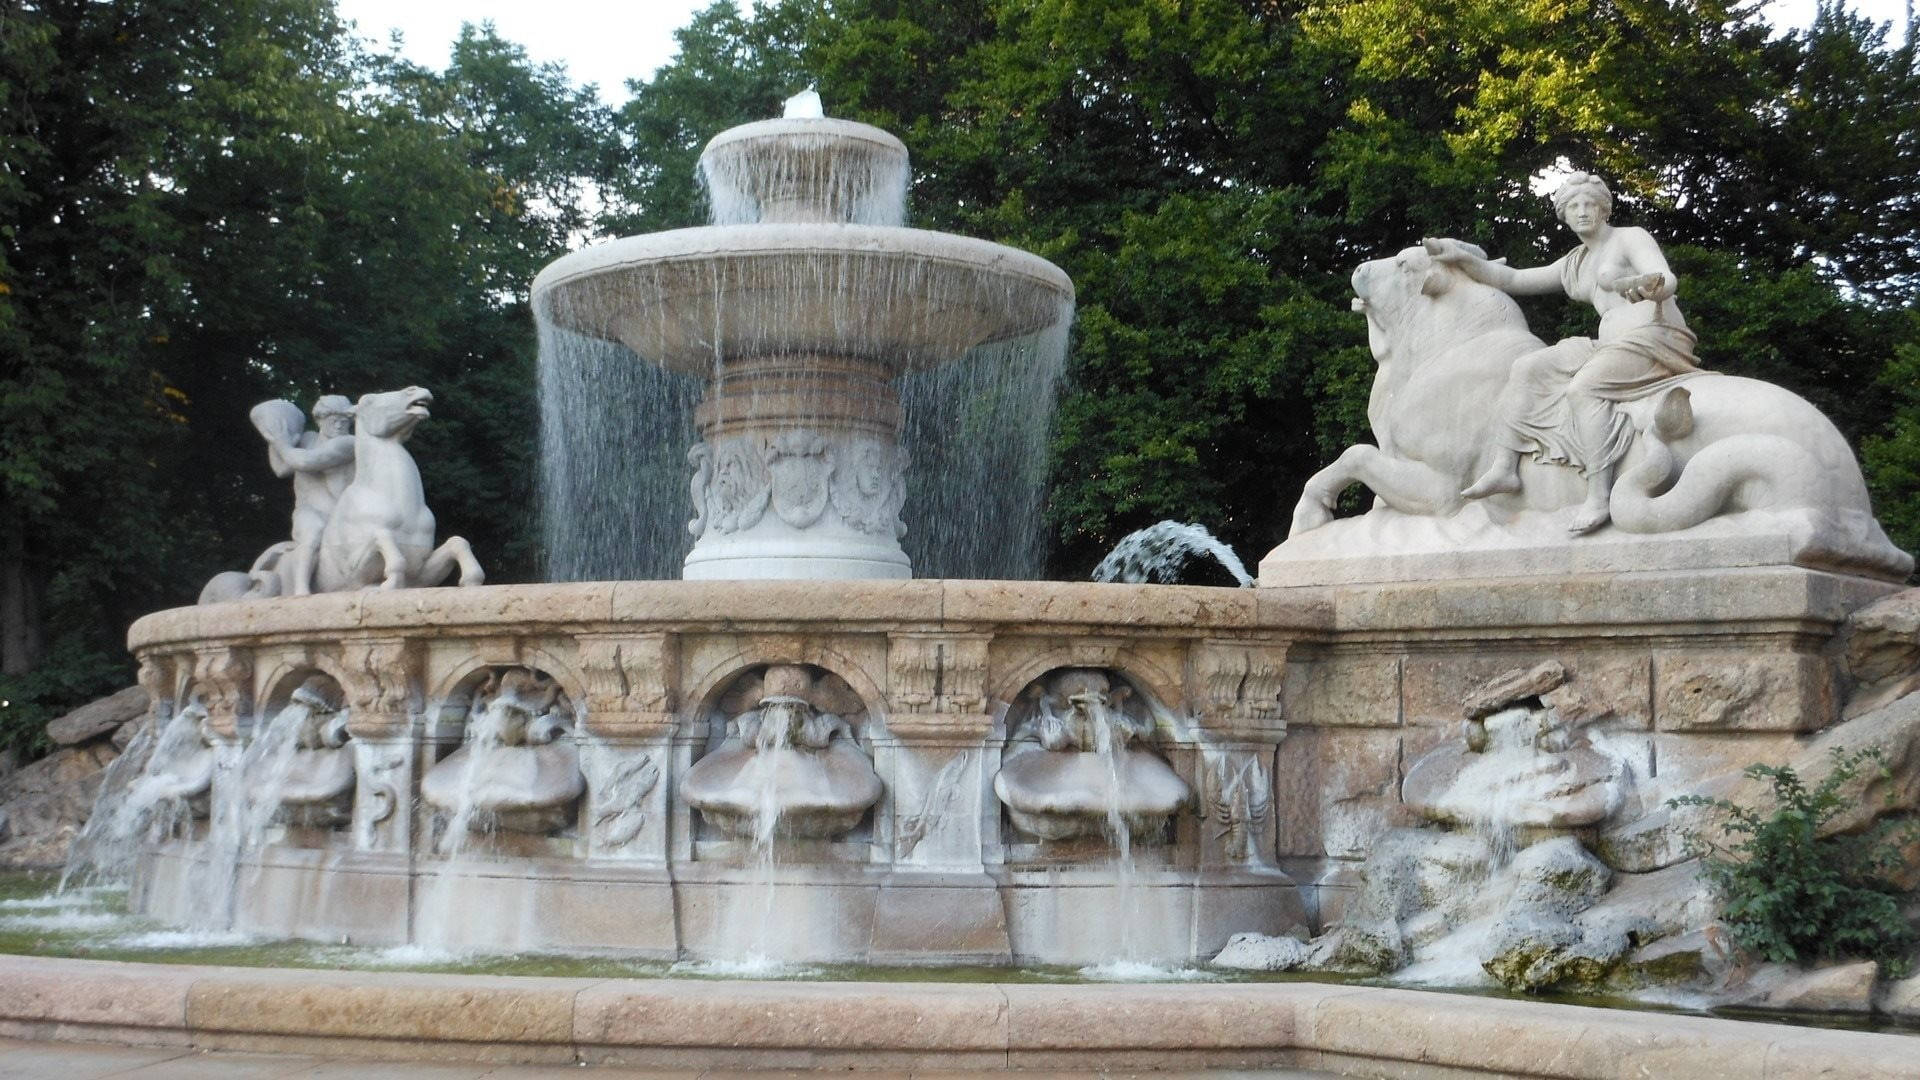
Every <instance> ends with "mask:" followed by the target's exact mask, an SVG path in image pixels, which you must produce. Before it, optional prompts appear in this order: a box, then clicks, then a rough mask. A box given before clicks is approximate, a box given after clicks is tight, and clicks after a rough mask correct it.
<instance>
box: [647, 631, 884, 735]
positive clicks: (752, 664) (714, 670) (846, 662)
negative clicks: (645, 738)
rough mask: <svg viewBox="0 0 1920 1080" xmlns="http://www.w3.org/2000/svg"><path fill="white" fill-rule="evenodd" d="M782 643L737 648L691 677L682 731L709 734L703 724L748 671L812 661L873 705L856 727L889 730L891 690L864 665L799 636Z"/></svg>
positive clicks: (678, 723)
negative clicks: (729, 689)
mask: <svg viewBox="0 0 1920 1080" xmlns="http://www.w3.org/2000/svg"><path fill="white" fill-rule="evenodd" d="M758 644H759V643H756V645H758ZM768 644H771V643H768ZM778 644H780V645H785V646H788V647H787V648H784V649H779V650H777V651H776V650H773V649H768V648H763V647H752V648H743V649H737V650H735V651H734V652H732V653H730V654H728V655H727V656H725V657H722V658H721V659H719V660H717V661H715V662H713V663H712V664H709V665H708V666H707V667H706V669H705V670H704V671H702V672H700V673H699V674H697V675H695V676H693V677H692V678H691V679H689V680H688V684H687V686H688V692H687V693H686V694H685V695H684V696H683V697H682V699H681V700H682V702H683V704H682V706H681V709H680V714H679V716H678V717H676V718H675V723H674V729H675V731H676V733H678V734H681V735H702V736H704V735H705V730H704V727H703V725H705V724H706V723H707V722H708V718H709V717H710V716H711V715H712V713H713V711H714V709H716V708H717V707H718V706H719V704H720V697H721V695H722V694H724V693H725V692H726V690H727V688H728V687H730V686H732V685H733V683H734V681H735V680H737V679H738V678H740V676H742V675H744V674H746V673H747V672H748V671H751V670H753V669H754V668H757V667H765V666H766V665H768V664H807V665H810V666H812V667H817V668H820V669H822V670H824V671H827V672H830V673H832V674H834V675H837V676H839V677H840V678H841V679H843V680H845V681H846V684H847V685H848V686H849V687H851V688H852V689H853V692H854V693H855V694H858V695H859V696H860V701H861V703H862V704H864V705H866V707H867V710H866V720H865V722H863V723H862V724H861V730H860V731H858V732H856V734H858V735H859V736H860V738H861V739H862V740H866V739H871V738H873V737H874V736H876V735H880V734H884V732H885V731H886V707H887V696H886V692H885V690H884V689H883V688H882V684H881V683H880V682H879V681H878V680H876V679H875V678H874V677H873V676H872V674H871V673H870V672H868V671H867V669H866V667H865V666H864V665H862V664H860V663H858V662H857V661H855V660H854V659H853V657H851V656H848V655H847V654H846V653H845V652H843V651H841V650H839V649H835V648H833V647H831V646H822V645H820V644H818V643H817V642H805V641H802V640H800V639H797V638H796V639H793V640H791V641H784V642H779V643H778Z"/></svg>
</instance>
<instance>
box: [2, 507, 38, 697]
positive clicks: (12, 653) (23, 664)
mask: <svg viewBox="0 0 1920 1080" xmlns="http://www.w3.org/2000/svg"><path fill="white" fill-rule="evenodd" d="M44 643H45V642H44V634H43V627H42V626H41V622H40V582H39V578H38V576H37V575H36V574H35V573H34V572H33V568H32V567H30V566H28V565H27V545H26V538H25V537H24V536H23V535H21V532H20V529H19V526H18V523H9V527H8V528H7V530H6V536H5V538H4V539H3V540H0V675H24V674H26V673H27V672H29V671H32V670H33V669H34V667H35V665H37V664H39V663H40V656H41V652H42V647H43V645H44Z"/></svg>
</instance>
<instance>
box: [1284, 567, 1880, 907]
mask: <svg viewBox="0 0 1920 1080" xmlns="http://www.w3.org/2000/svg"><path fill="white" fill-rule="evenodd" d="M1360 561H1361V560H1350V562H1353V563H1358V562H1360ZM1386 567H1387V568H1388V569H1391V568H1392V565H1391V563H1387V564H1386ZM1350 569H1351V570H1353V571H1354V576H1360V573H1361V572H1363V571H1365V570H1366V569H1367V568H1365V567H1359V566H1353V567H1350ZM1372 569H1373V570H1374V571H1375V572H1378V571H1380V570H1381V564H1379V563H1376V564H1375V565H1374V566H1373V568H1372ZM1270 571H1271V562H1270V563H1269V564H1268V565H1267V566H1263V572H1266V573H1270ZM1899 588H1900V586H1899V585H1895V584H1893V583H1890V582H1884V581H1875V580H1871V579H1867V578H1861V577H1855V576H1849V575H1842V574H1834V573H1828V572H1824V571H1820V570H1812V569H1807V568H1803V567H1796V566H1781V565H1772V566H1745V567H1733V568H1720V569H1702V570H1667V571H1642V572H1622V573H1583V574H1564V575H1560V576H1553V577H1547V576H1510V577H1478V578H1474V577H1460V578H1455V579H1452V580H1440V581H1427V582H1391V581H1389V582H1374V583H1368V584H1337V585H1319V586H1299V587H1293V588H1275V589H1262V590H1261V592H1262V594H1263V596H1267V597H1272V598H1273V599H1274V601H1275V602H1276V603H1286V604H1289V605H1290V606H1296V607H1305V608H1317V609H1319V610H1322V611H1325V612H1326V613H1327V615H1326V619H1325V621H1324V623H1323V624H1322V625H1323V627H1324V630H1323V634H1322V636H1320V637H1319V639H1318V640H1317V641H1315V642H1314V643H1313V644H1311V645H1308V644H1305V643H1303V644H1302V645H1301V646H1299V647H1297V648H1296V649H1295V651H1294V653H1293V658H1294V659H1295V661H1296V666H1295V667H1294V668H1293V669H1292V673H1291V674H1290V677H1289V679H1288V687H1287V695H1286V702H1287V716H1288V720H1289V724H1290V731H1289V735H1288V738H1287V742H1286V744H1285V745H1284V746H1283V747H1282V751H1281V753H1280V755H1279V758H1278V760H1279V762H1280V765H1279V773H1278V775H1277V776H1276V778H1275V807H1276V816H1277V818H1278V820H1279V822H1280V838H1279V844H1280V846H1279V851H1278V853H1279V856H1280V859H1279V862H1280V865H1281V866H1282V867H1283V868H1285V869H1286V870H1287V871H1288V872H1289V873H1290V874H1292V875H1293V876H1294V877H1295V878H1296V879H1297V880H1300V881H1301V882H1302V888H1303V889H1306V890H1307V891H1308V892H1309V893H1310V898H1309V900H1310V903H1312V904H1313V905H1314V906H1315V908H1316V911H1317V915H1318V919H1319V924H1320V925H1323V926H1324V925H1328V924H1331V923H1333V922H1336V921H1338V919H1339V917H1340V915H1341V912H1342V911H1343V910H1344V905H1345V904H1346V902H1347V900H1348V899H1349V898H1350V897H1351V896H1352V895H1353V888H1354V886H1355V885H1356V884H1357V882H1358V881H1359V875H1358V872H1359V869H1360V865H1361V863H1362V862H1363V861H1364V860H1365V858H1366V857H1367V856H1368V855H1369V854H1370V853H1372V851H1373V849H1374V847H1375V845H1376V844H1377V842H1378V841H1379V840H1381V839H1382V838H1383V837H1384V836H1385V835H1386V834H1387V833H1388V832H1389V831H1390V830H1392V829H1395V828H1399V827H1404V826H1412V825H1415V824H1417V823H1418V821H1419V819H1418V817H1417V815H1416V814H1415V813H1414V812H1413V810H1412V808H1411V807H1410V806H1409V805H1408V804H1407V803H1406V802H1404V801H1403V799H1402V791H1403V787H1404V785H1405V782H1406V779H1407V774H1408V770H1409V769H1410V768H1411V767H1412V766H1413V765H1415V764H1416V763H1417V762H1419V761H1420V760H1421V758H1422V757H1424V756H1425V755H1427V754H1428V752H1429V751H1432V750H1433V749H1435V748H1436V747H1439V746H1441V745H1442V744H1444V743H1447V742H1451V741H1457V740H1461V739H1462V738H1463V730H1464V723H1465V716H1464V713H1463V705H1464V704H1465V703H1466V702H1467V700H1468V697H1469V695H1470V694H1471V693H1472V692H1473V691H1474V690H1475V689H1476V688H1477V687H1479V686H1482V685H1483V684H1485V683H1487V681H1488V680H1490V679H1493V678H1495V677H1496V676H1499V675H1501V674H1502V673H1504V672H1511V671H1516V670H1525V669H1529V668H1532V667H1534V666H1536V665H1539V664H1542V663H1544V662H1547V661H1554V662H1557V663H1559V664H1561V665H1563V666H1564V667H1565V668H1566V670H1567V671H1568V672H1569V673H1570V679H1569V681H1568V683H1567V685H1566V686H1565V687H1563V688H1561V689H1559V690H1557V691H1555V694H1554V699H1555V705H1556V708H1557V709H1558V712H1559V713H1560V714H1561V715H1562V716H1563V717H1564V718H1565V719H1566V720H1568V721H1569V722H1571V723H1573V724H1575V725H1578V726H1579V727H1580V729H1581V730H1583V731H1589V732H1592V733H1593V737H1594V738H1595V739H1596V740H1598V741H1600V742H1601V743H1602V744H1604V745H1605V746H1606V747H1607V748H1608V750H1609V751H1610V752H1613V753H1619V754H1622V755H1623V756H1624V757H1625V759H1626V760H1627V762H1628V763H1629V765H1630V766H1631V772H1632V774H1633V775H1632V781H1633V786H1632V788H1631V791H1630V794H1629V795H1628V805H1627V806H1626V807H1624V808H1623V810H1622V811H1621V812H1620V813H1619V814H1618V815H1616V820H1617V821H1618V822H1621V823H1626V822H1632V821H1638V822H1639V823H1640V824H1639V825H1636V826H1633V827H1631V828H1626V829H1623V830H1621V835H1620V836H1619V837H1618V838H1616V840H1617V842H1615V843H1614V844H1613V846H1612V847H1609V848H1608V850H1609V851H1610V852H1612V854H1610V855H1609V862H1611V863H1617V864H1618V865H1616V866H1615V869H1617V870H1620V871H1622V872H1623V880H1626V879H1632V878H1634V877H1635V876H1636V875H1638V874H1642V873H1646V874H1650V873H1651V872H1653V871H1656V870H1659V869H1662V868H1665V867H1668V866H1672V865H1675V864H1677V863H1679V862H1680V861H1682V859H1683V857H1684V851H1683V849H1684V843H1685V836H1684V835H1683V833H1682V832H1681V830H1680V829H1679V827H1678V824H1677V823H1674V822H1669V821H1668V820H1667V819H1666V817H1665V816H1664V815H1663V814H1661V813H1660V811H1661V809H1662V807H1664V805H1665V802H1666V800H1667V799H1668V798H1669V797H1671V796H1673V795H1676V794H1682V793H1685V792H1687V791H1690V790H1692V789H1693V788H1694V787H1695V786H1696V785H1699V784H1700V783H1702V782H1703V781H1706V780H1709V779H1711V778H1714V777H1730V776H1734V775H1737V774H1738V773H1739V771H1740V770H1741V769H1743V768H1745V767H1746V766H1747V765H1750V764H1753V763H1756V762H1769V763H1780V762H1785V761H1788V760H1790V759H1791V758H1792V757H1793V755H1794V753H1795V752H1796V750H1797V748H1799V747H1801V746H1802V745H1803V744H1804V743H1805V741H1806V738H1807V736H1808V734H1809V733H1811V732H1814V731H1816V730H1819V729H1821V728H1823V727H1825V726H1827V725H1830V724H1832V723H1834V722H1836V721H1837V720H1838V718H1839V717H1840V715H1841V710H1842V706H1843V704H1844V703H1845V701H1846V700H1847V696H1848V695H1849V693H1850V692H1851V690H1852V684H1851V682H1850V680H1849V677H1848V675H1847V673H1846V672H1845V670H1844V668H1843V666H1842V664H1841V662H1840V660H1839V658H1838V651H1837V650H1836V649H1835V648H1834V642H1835V634H1836V632H1837V631H1838V629H1839V628H1840V626H1841V624H1842V623H1843V621H1844V620H1845V618H1846V617H1847V615H1848V614H1849V613H1850V612H1852V611H1854V610H1857V609H1858V608H1860V607H1862V606H1864V605H1866V604H1868V603H1870V602H1872V601H1873V600H1875V599H1877V598H1879V597H1882V596H1886V595H1888V594H1889V593H1892V592H1895V591H1898V590H1899ZM1629 833H1631V834H1632V835H1631V836H1629V835H1628V834H1629ZM1585 839H1586V840H1588V841H1590V842H1594V843H1600V844H1602V846H1606V845H1607V843H1608V842H1607V841H1604V840H1602V839H1601V838H1599V837H1596V836H1591V835H1589V836H1586V837H1585ZM1629 849H1631V850H1629Z"/></svg>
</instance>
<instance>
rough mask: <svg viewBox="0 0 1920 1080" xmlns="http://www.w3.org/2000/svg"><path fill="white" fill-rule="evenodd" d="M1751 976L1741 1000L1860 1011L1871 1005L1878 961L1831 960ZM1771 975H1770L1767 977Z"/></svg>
mask: <svg viewBox="0 0 1920 1080" xmlns="http://www.w3.org/2000/svg"><path fill="white" fill-rule="evenodd" d="M1776 971H1777V972H1778V974H1777V975H1774V974H1773V973H1764V974H1763V975H1762V976H1761V977H1756V978H1755V979H1754V985H1753V986H1752V991H1753V992H1752V993H1750V994H1749V995H1748V996H1747V997H1745V998H1744V999H1742V1001H1741V1004H1745V1005H1753V1006H1757V1007H1759V1008H1763V1009H1781V1010H1784V1011H1787V1012H1829V1013H1864V1012H1869V1011H1871V1010H1872V1008H1873V989H1874V984H1875V981H1876V980H1877V979H1878V978H1879V975H1880V965H1878V964H1876V963H1874V962H1873V961H1871V960H1860V961H1857V962H1854V963H1851V964H1834V965H1832V966H1829V967H1823V968H1816V969H1814V970H1812V971H1797V970H1793V969H1790V968H1779V969H1776ZM1769 975H1771V976H1772V977H1768V976H1769Z"/></svg>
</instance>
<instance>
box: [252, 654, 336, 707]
mask: <svg viewBox="0 0 1920 1080" xmlns="http://www.w3.org/2000/svg"><path fill="white" fill-rule="evenodd" d="M268 655H269V656H270V657H271V662H270V663H268V664H267V665H266V666H264V667H260V668H257V669H255V675H254V694H255V698H254V700H256V701H258V702H259V703H260V709H259V712H260V715H261V716H263V717H269V716H272V715H273V714H274V713H275V712H276V711H278V710H279V709H281V708H282V707H284V706H285V705H286V703H287V701H288V699H289V698H291V697H292V696H293V692H294V691H295V690H297V689H299V687H300V684H301V683H303V682H305V681H306V680H307V679H308V678H309V677H310V676H313V675H325V676H326V677H327V678H329V679H331V680H333V683H334V685H335V686H337V687H339V688H340V692H341V697H342V700H345V697H346V688H347V673H346V669H345V667H344V666H343V665H342V664H341V663H340V661H339V658H338V657H336V656H333V655H332V654H330V653H328V652H326V651H324V650H320V649H306V650H299V651H288V652H281V653H269V654H268Z"/></svg>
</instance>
